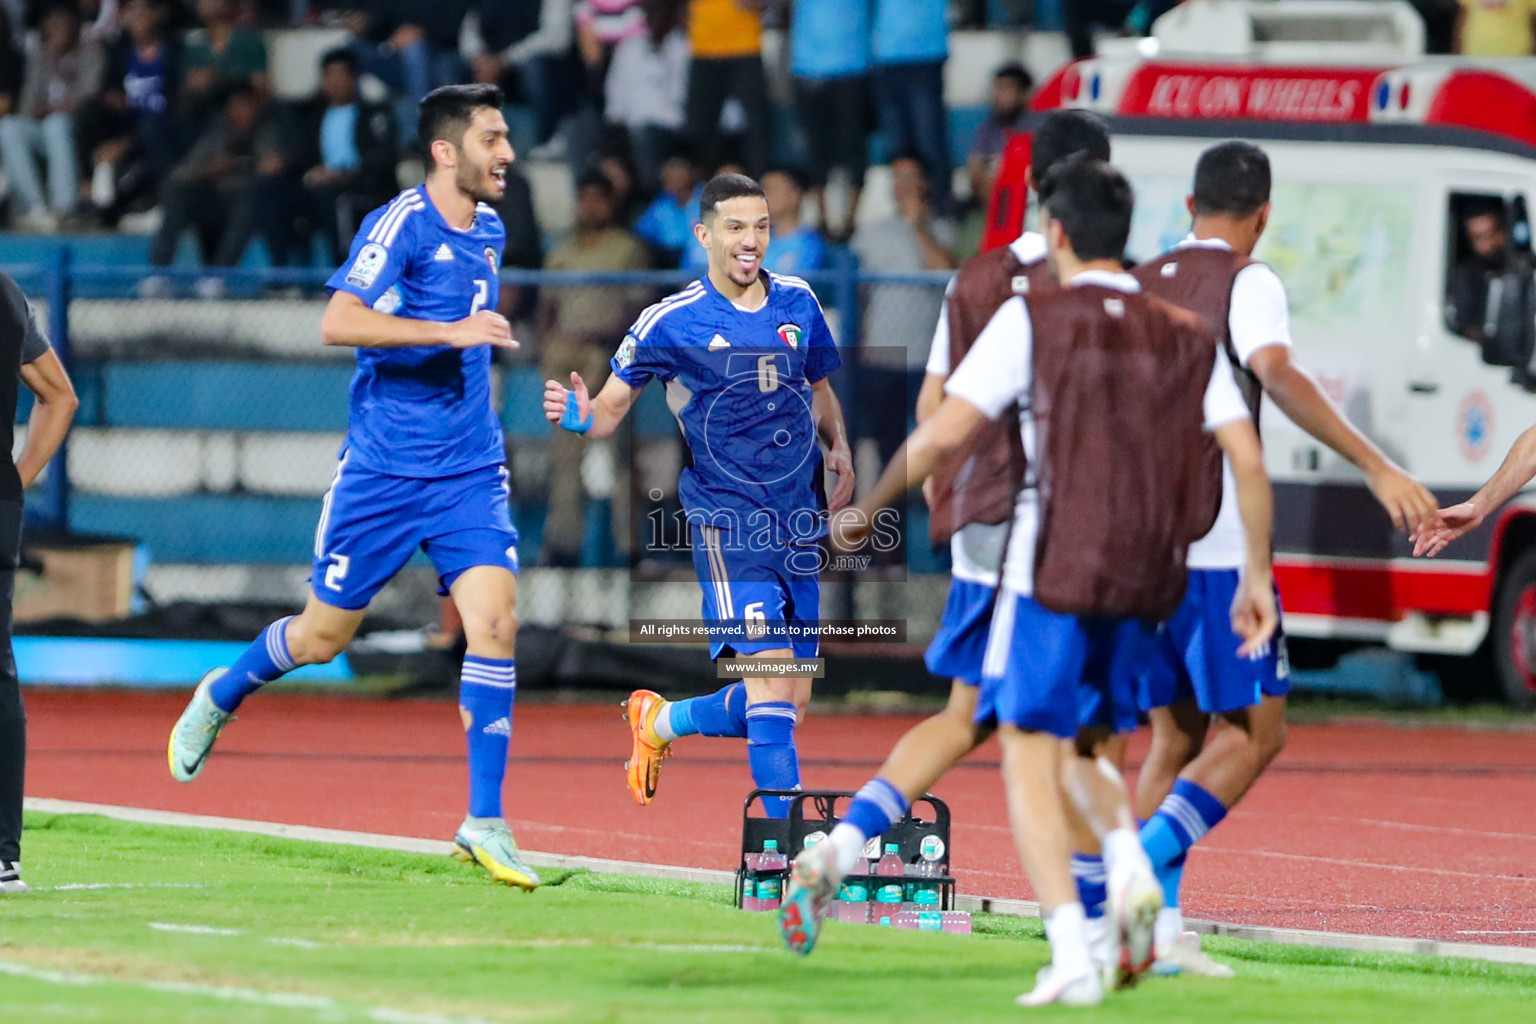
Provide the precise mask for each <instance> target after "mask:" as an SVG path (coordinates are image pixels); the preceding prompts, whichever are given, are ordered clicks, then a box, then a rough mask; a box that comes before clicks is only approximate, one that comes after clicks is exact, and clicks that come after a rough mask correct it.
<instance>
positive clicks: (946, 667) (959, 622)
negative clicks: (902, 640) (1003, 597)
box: [923, 578, 997, 686]
mask: <svg viewBox="0 0 1536 1024" xmlns="http://www.w3.org/2000/svg"><path fill="white" fill-rule="evenodd" d="M996 603H997V588H995V587H989V586H987V585H986V584H985V583H973V582H972V581H970V580H962V579H958V578H956V579H951V580H950V581H949V599H948V600H947V601H945V602H944V617H943V618H942V619H941V620H940V621H939V631H938V632H937V633H935V634H934V637H933V641H932V642H931V643H929V644H928V651H927V653H926V654H925V655H924V656H923V661H924V662H925V663H926V664H927V665H928V671H929V672H932V673H933V674H934V675H936V676H939V677H940V678H942V679H958V680H960V681H961V682H962V683H969V684H970V685H971V686H977V685H979V684H980V683H981V663H982V659H983V658H985V657H986V653H987V631H988V629H989V628H990V627H991V625H992V608H993V606H994V605H995V604H996Z"/></svg>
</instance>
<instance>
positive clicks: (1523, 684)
mask: <svg viewBox="0 0 1536 1024" xmlns="http://www.w3.org/2000/svg"><path fill="white" fill-rule="evenodd" d="M1492 639H1493V667H1494V671H1495V672H1496V673H1497V674H1498V677H1499V685H1500V686H1501V687H1502V688H1503V690H1504V696H1505V698H1506V699H1507V700H1508V701H1509V703H1510V704H1512V705H1514V706H1515V707H1517V708H1522V709H1525V710H1533V709H1536V549H1532V550H1530V551H1527V552H1525V553H1524V554H1522V555H1520V557H1519V558H1516V559H1515V560H1514V562H1512V563H1510V566H1509V568H1508V569H1506V570H1505V571H1504V578H1503V579H1502V580H1500V581H1499V596H1498V600H1497V601H1496V602H1495V603H1494V610H1493V638H1492Z"/></svg>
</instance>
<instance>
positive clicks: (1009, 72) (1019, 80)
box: [992, 60, 1035, 92]
mask: <svg viewBox="0 0 1536 1024" xmlns="http://www.w3.org/2000/svg"><path fill="white" fill-rule="evenodd" d="M992 77H993V78H1006V79H1008V80H1009V81H1011V82H1013V84H1015V85H1017V86H1018V87H1019V88H1020V89H1023V90H1024V91H1025V92H1029V90H1031V89H1033V88H1034V87H1035V76H1034V75H1031V74H1030V73H1029V70H1028V69H1027V68H1025V67H1024V65H1023V64H1020V63H1019V62H1018V61H1016V60H1011V61H1009V62H1008V63H1006V64H1004V65H1003V66H1002V67H1000V68H998V69H997V70H996V71H994V72H992Z"/></svg>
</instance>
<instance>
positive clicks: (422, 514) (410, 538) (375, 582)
mask: <svg viewBox="0 0 1536 1024" xmlns="http://www.w3.org/2000/svg"><path fill="white" fill-rule="evenodd" d="M508 497H509V494H508V486H507V470H506V467H505V466H499V465H498V466H486V467H484V468H482V469H476V470H471V471H470V472H468V473H463V474H460V475H459V476H450V477H442V478H439V479H435V480H418V479H414V478H411V477H401V476H389V475H387V474H384V473H376V472H374V471H372V470H369V469H363V468H361V467H359V466H353V465H348V459H347V453H346V452H343V453H342V456H341V462H340V464H339V465H337V467H336V475H335V476H334V477H333V478H332V479H331V489H330V490H328V491H326V492H325V503H324V504H323V505H322V506H321V508H320V523H319V525H318V526H316V527H315V561H314V566H313V568H312V569H311V571H310V576H309V584H310V587H311V588H312V589H313V590H314V592H315V596H316V597H318V598H319V599H320V600H322V601H324V602H325V603H326V604H328V605H332V606H334V607H337V608H346V609H349V610H357V609H361V608H366V607H367V606H368V602H369V601H372V600H373V598H374V595H375V594H377V593H378V592H379V591H380V590H381V589H382V588H383V586H384V584H386V583H388V582H389V580H390V578H391V577H392V576H394V575H395V573H397V572H399V571H400V570H401V569H402V568H404V567H405V563H406V562H408V561H410V558H411V556H412V555H414V554H415V553H416V549H417V548H421V549H422V550H423V551H425V552H426V553H427V557H428V558H430V559H431V560H432V565H433V567H434V568H436V569H437V578H438V585H439V591H438V592H439V593H442V594H446V593H448V588H449V587H451V586H453V582H454V580H457V579H458V578H459V577H460V576H462V575H463V574H464V573H465V571H466V570H468V569H473V568H475V567H476V566H481V565H489V566H495V567H497V568H500V569H510V570H512V571H513V572H517V530H516V529H515V528H514V527H513V526H512V514H511V509H510V507H509V505H508Z"/></svg>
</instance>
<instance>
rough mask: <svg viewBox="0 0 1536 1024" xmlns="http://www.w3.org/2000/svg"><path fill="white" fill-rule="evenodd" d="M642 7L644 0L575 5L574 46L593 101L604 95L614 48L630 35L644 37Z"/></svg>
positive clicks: (593, 1) (605, 0) (582, 1)
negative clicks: (579, 56)
mask: <svg viewBox="0 0 1536 1024" xmlns="http://www.w3.org/2000/svg"><path fill="white" fill-rule="evenodd" d="M643 4H644V0H579V2H578V3H577V4H576V47H577V49H578V50H579V52H580V53H581V62H582V64H583V65H584V66H585V67H586V70H587V83H588V86H589V88H590V91H591V93H592V96H593V97H594V98H600V97H601V96H602V94H603V83H604V81H605V80H606V79H607V77H608V59H609V58H610V57H611V56H612V55H613V48H614V47H615V46H618V45H619V43H621V42H623V41H624V40H626V39H628V38H630V37H631V36H641V35H644V34H645V9H644V7H643V6H642V5H643Z"/></svg>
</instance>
